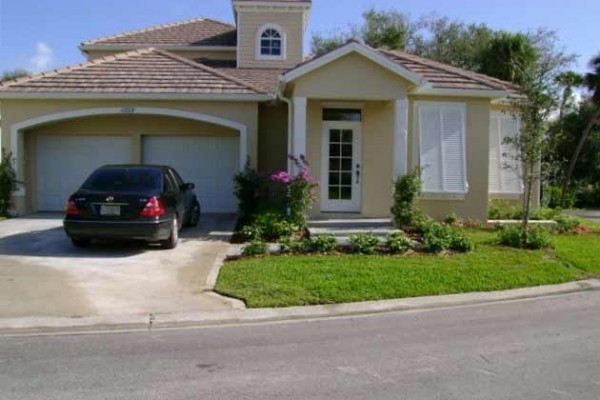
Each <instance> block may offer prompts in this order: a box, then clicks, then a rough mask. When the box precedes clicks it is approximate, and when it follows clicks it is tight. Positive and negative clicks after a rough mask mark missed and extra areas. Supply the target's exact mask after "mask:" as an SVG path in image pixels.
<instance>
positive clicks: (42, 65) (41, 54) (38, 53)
mask: <svg viewBox="0 0 600 400" xmlns="http://www.w3.org/2000/svg"><path fill="white" fill-rule="evenodd" d="M53 62H54V50H52V48H51V47H50V46H48V45H47V44H46V43H44V42H38V43H36V44H35V56H34V57H33V58H32V59H31V60H30V63H31V69H32V70H33V71H34V72H41V71H44V70H46V69H48V68H49V67H50V66H51V65H52V63H53Z"/></svg>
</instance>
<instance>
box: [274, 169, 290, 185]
mask: <svg viewBox="0 0 600 400" xmlns="http://www.w3.org/2000/svg"><path fill="white" fill-rule="evenodd" d="M271 180H272V181H275V182H281V183H285V184H288V183H290V182H291V181H292V176H291V175H290V174H289V173H287V172H285V171H279V172H277V173H275V174H273V175H272V176H271Z"/></svg>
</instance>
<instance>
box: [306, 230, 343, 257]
mask: <svg viewBox="0 0 600 400" xmlns="http://www.w3.org/2000/svg"><path fill="white" fill-rule="evenodd" d="M308 247H309V250H310V251H311V252H314V253H329V252H331V251H333V250H335V248H336V247H337V241H336V239H335V236H333V235H331V234H326V235H316V236H315V237H312V238H310V240H308Z"/></svg>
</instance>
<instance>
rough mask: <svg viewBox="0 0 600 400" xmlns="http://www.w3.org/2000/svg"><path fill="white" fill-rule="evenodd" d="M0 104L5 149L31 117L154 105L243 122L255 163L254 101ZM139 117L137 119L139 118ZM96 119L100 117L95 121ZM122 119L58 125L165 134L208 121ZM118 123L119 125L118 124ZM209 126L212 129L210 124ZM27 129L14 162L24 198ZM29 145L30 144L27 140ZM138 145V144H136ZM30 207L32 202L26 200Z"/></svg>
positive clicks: (21, 204) (22, 202)
mask: <svg viewBox="0 0 600 400" xmlns="http://www.w3.org/2000/svg"><path fill="white" fill-rule="evenodd" d="M0 106H1V107H2V125H1V126H2V147H3V148H4V149H6V150H10V148H11V137H10V136H11V134H10V132H11V126H12V125H14V124H17V123H21V122H24V121H27V120H29V119H32V118H37V117H41V116H45V115H50V114H56V113H63V112H68V111H75V110H85V109H94V108H104V107H124V108H129V107H134V108H135V107H153V108H164V109H173V110H181V111H189V112H195V113H202V114H206V115H211V116H216V117H220V118H224V119H227V120H229V121H233V122H236V123H240V124H243V125H245V126H246V127H247V128H248V153H249V156H250V159H251V160H252V163H253V165H254V166H256V160H257V157H258V104H257V103H253V102H193V101H179V102H178V101H133V100H132V101H124V100H118V101H111V100H4V101H2V103H1V104H0ZM138 117H139V118H138ZM96 118H99V119H98V120H96ZM123 118H124V119H127V118H132V125H131V126H129V123H127V124H126V125H127V126H124V125H123V124H120V123H119V122H117V121H118V120H119V119H118V118H115V119H113V118H106V117H94V118H89V119H87V118H86V121H76V120H74V121H72V122H71V123H63V124H61V125H60V126H58V128H65V129H67V130H68V131H69V132H76V131H78V130H79V131H81V132H80V134H85V132H84V131H86V132H101V131H104V132H105V133H110V131H111V130H112V129H116V130H117V131H118V132H127V131H129V129H131V131H135V132H133V133H139V132H141V130H146V131H147V132H150V133H164V134H180V132H179V131H178V130H179V129H180V128H181V129H182V130H183V132H190V131H192V130H199V131H204V130H206V129H208V124H201V123H200V124H194V125H193V126H192V125H190V123H189V122H188V121H185V122H181V121H176V122H175V121H169V122H167V120H165V119H162V118H148V119H146V116H136V115H133V114H128V115H127V116H123ZM117 125H120V126H119V127H118V126H117ZM56 128H57V126H55V127H54V129H53V128H52V126H51V125H46V126H45V127H39V128H37V129H35V130H32V129H29V130H28V131H29V132H32V131H34V132H35V131H37V132H38V134H44V132H45V133H49V132H55V131H56V130H55V129H56ZM211 129H213V128H212V127H211ZM28 131H25V133H24V134H23V136H22V137H23V139H24V140H23V141H22V142H21V145H20V148H19V154H18V155H17V163H18V167H19V178H20V179H21V180H24V181H25V182H26V184H27V188H28V191H27V196H26V197H27V198H34V197H35V196H32V193H31V192H30V189H31V187H34V186H35V185H33V186H32V185H31V184H30V182H27V178H28V176H27V172H26V171H29V170H31V168H30V166H29V165H27V163H26V160H27V158H26V157H25V155H26V150H25V149H26V148H27V147H28V141H29V142H30V139H28V138H27V134H28ZM216 132H217V133H225V134H226V132H224V131H223V130H221V129H220V128H216ZM140 140H141V139H140ZM29 147H31V143H29ZM138 148H139V147H138ZM29 178H30V177H29ZM26 204H27V202H26V199H25V198H23V197H16V198H15V205H16V207H17V209H18V210H21V211H22V210H25V209H26ZM29 206H30V207H31V203H29Z"/></svg>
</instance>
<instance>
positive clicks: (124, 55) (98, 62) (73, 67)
mask: <svg viewBox="0 0 600 400" xmlns="http://www.w3.org/2000/svg"><path fill="white" fill-rule="evenodd" d="M154 50H156V49H155V48H153V47H147V48H144V49H137V50H130V51H126V52H122V53H117V54H111V55H109V56H104V57H100V58H96V59H93V60H88V61H85V62H82V63H79V64H72V65H67V66H66V67H62V68H56V69H53V70H50V71H45V72H40V73H37V74H33V75H29V76H26V77H22V78H17V79H13V80H11V81H6V82H0V88H3V87H4V88H7V87H10V86H12V85H14V84H20V83H24V82H30V81H34V80H37V79H41V78H45V77H49V76H55V75H58V74H61V73H63V72H70V71H77V70H80V69H83V68H87V67H89V66H92V65H101V64H103V63H105V62H108V61H114V60H119V59H123V58H129V57H132V56H136V55H143V54H148V53H151V52H152V51H154Z"/></svg>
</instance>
